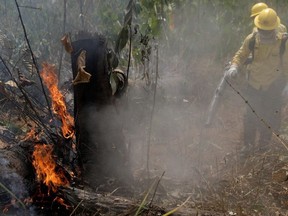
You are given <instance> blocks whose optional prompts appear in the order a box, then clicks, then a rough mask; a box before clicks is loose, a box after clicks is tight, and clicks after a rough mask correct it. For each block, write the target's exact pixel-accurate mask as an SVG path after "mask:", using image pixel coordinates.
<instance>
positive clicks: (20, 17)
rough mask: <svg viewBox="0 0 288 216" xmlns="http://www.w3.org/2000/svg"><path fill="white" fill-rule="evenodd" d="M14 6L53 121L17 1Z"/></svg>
mask: <svg viewBox="0 0 288 216" xmlns="http://www.w3.org/2000/svg"><path fill="white" fill-rule="evenodd" d="M15 4H16V7H17V11H18V14H19V19H20V22H21V25H22V28H23V32H24V36H25V39H26V42H27V45H28V48H29V51H30V54H31V58H32V61H33V64H34V66H35V68H36V71H37V74H38V78H39V80H40V84H41V88H42V91H43V94H44V97H45V100H46V103H47V106H48V110H49V113H50V116H51V119H53V114H52V111H51V108H50V103H49V100H48V97H47V95H46V92H45V89H44V85H43V81H42V78H41V76H40V72H39V68H38V65H37V62H36V60H35V57H34V54H33V51H32V48H31V45H30V42H29V39H28V36H27V32H26V28H25V25H24V22H23V19H22V15H21V11H20V9H19V5H18V2H17V0H15Z"/></svg>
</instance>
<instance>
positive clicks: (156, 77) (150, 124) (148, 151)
mask: <svg viewBox="0 0 288 216" xmlns="http://www.w3.org/2000/svg"><path fill="white" fill-rule="evenodd" d="M158 57H159V56H158V45H156V74H155V85H154V94H153V105H152V111H151V115H150V123H149V133H148V143H147V159H146V160H147V161H146V162H147V164H146V170H147V174H148V179H150V175H149V160H150V159H149V157H150V145H151V133H152V122H153V117H154V110H155V103H156V93H157V82H158Z"/></svg>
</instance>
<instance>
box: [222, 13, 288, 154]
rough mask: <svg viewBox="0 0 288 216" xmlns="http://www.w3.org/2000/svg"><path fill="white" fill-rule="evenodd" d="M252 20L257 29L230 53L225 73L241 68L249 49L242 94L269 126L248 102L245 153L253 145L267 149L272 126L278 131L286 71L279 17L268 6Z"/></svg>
mask: <svg viewBox="0 0 288 216" xmlns="http://www.w3.org/2000/svg"><path fill="white" fill-rule="evenodd" d="M254 24H255V26H256V27H257V33H256V34H255V36H253V35H254V34H253V33H252V34H250V35H248V36H247V37H246V39H245V40H244V42H243V44H242V46H241V47H240V49H239V50H238V51H237V52H236V54H235V56H234V57H233V59H232V62H231V66H230V69H229V70H228V71H227V72H226V74H225V75H226V77H227V78H228V80H230V81H231V80H233V78H235V77H236V76H237V74H238V73H239V72H240V70H239V67H240V66H242V65H243V64H244V62H245V61H246V59H247V57H248V56H249V55H250V54H251V53H252V62H251V63H250V64H249V65H247V70H245V72H246V73H247V74H246V78H247V88H246V89H245V92H244V93H243V95H244V97H245V98H246V99H247V100H248V103H249V104H250V105H251V107H252V108H253V109H254V110H255V113H256V114H257V115H258V116H259V117H260V118H263V120H264V121H265V123H266V124H268V125H269V127H271V129H270V128H268V127H267V126H265V124H263V122H261V121H260V119H259V118H257V116H256V115H255V113H254V111H253V110H252V109H251V108H250V107H249V106H248V105H247V110H246V114H245V116H244V138H243V140H244V148H243V151H242V152H244V153H245V154H246V153H247V152H248V153H249V152H251V150H252V149H256V150H257V149H258V150H259V149H260V150H267V149H269V143H270V141H271V137H272V130H274V131H275V132H276V133H278V132H279V128H280V123H281V122H280V121H281V116H280V113H281V106H282V102H283V101H282V97H281V96H282V91H283V89H284V87H285V85H286V78H287V72H288V67H287V66H288V65H287V61H286V59H288V50H287V46H286V38H287V37H286V34H284V33H281V32H279V31H278V30H277V29H278V27H279V25H280V19H279V17H278V16H277V14H276V12H275V11H274V10H273V9H271V8H266V9H264V10H262V11H261V12H260V13H259V15H257V16H256V17H255V19H254ZM253 37H255V44H254V47H253V50H251V47H250V44H251V40H252V38H253ZM285 48H286V50H287V51H286V52H285ZM241 72H244V70H243V71H241ZM257 132H259V141H258V147H257V148H254V147H255V141H256V133H257ZM246 150H247V151H246Z"/></svg>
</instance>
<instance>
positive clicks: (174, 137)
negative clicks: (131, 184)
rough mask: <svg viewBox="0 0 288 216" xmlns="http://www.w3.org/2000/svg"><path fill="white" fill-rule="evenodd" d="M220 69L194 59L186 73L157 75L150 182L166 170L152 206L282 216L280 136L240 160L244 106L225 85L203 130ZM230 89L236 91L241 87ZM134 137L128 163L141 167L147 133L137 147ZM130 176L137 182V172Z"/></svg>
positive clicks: (287, 154)
mask: <svg viewBox="0 0 288 216" xmlns="http://www.w3.org/2000/svg"><path fill="white" fill-rule="evenodd" d="M183 65H184V64H183ZM203 65H205V67H204V68H203ZM223 65H224V64H223ZM223 65H220V64H216V63H215V62H214V61H213V60H212V61H211V62H207V61H206V60H205V61H204V60H203V59H198V58H196V59H194V60H193V61H192V62H191V65H190V66H189V67H187V68H185V67H184V66H182V65H181V64H179V65H176V66H175V67H172V69H171V67H170V68H168V69H167V70H170V73H169V74H168V75H167V74H162V79H161V78H160V81H159V82H158V83H159V89H158V90H157V95H158V97H156V103H155V111H154V117H153V119H152V122H153V123H152V135H151V140H152V141H151V143H150V145H151V147H150V155H149V156H147V158H149V161H150V162H149V164H150V165H149V167H150V172H151V173H153V174H154V175H153V174H150V177H151V175H152V176H158V177H159V176H161V173H162V172H163V171H165V174H164V176H163V177H162V178H161V181H160V185H161V186H162V193H160V192H159V196H157V199H154V202H155V203H157V202H158V204H159V205H160V206H165V208H168V209H173V208H175V207H177V206H179V205H181V203H184V202H185V200H187V199H189V200H188V201H187V202H186V203H185V205H184V206H182V207H181V208H180V209H179V210H178V211H177V212H176V213H175V215H211V216H212V215H213V216H214V215H249V216H250V215H287V214H288V202H287V200H288V181H287V180H288V175H287V173H288V166H287V162H288V151H287V148H286V147H285V146H284V145H286V146H287V144H286V143H288V142H287V141H285V135H284V133H283V135H282V136H281V138H282V140H283V142H284V145H283V143H281V141H279V139H277V137H273V140H272V141H271V143H270V146H269V147H270V149H269V150H267V151H265V152H259V151H256V150H255V152H250V153H251V154H250V155H249V156H248V155H244V156H242V155H240V149H241V148H242V146H243V143H242V140H241V135H242V131H243V125H242V119H243V115H244V112H245V109H246V104H245V102H244V101H243V99H242V98H241V97H239V95H238V94H237V93H236V92H235V91H233V90H232V89H231V88H230V89H229V88H228V89H226V91H225V92H224V95H223V96H222V97H223V98H222V99H221V104H220V107H219V110H218V112H217V113H216V116H215V119H214V122H213V124H212V125H211V126H210V127H205V126H204V122H205V120H206V118H207V109H208V105H209V103H210V100H211V99H212V96H213V93H214V91H215V89H216V87H217V84H218V82H219V81H220V79H221V76H222V74H223ZM167 70H165V69H164V70H163V71H167ZM171 70H172V71H171ZM183 71H184V72H183ZM160 77H161V75H160ZM235 86H236V88H238V86H237V85H236V84H235ZM237 90H239V91H241V85H239V89H237ZM131 100H132V102H133V99H131ZM150 108H151V107H150ZM148 110H150V111H151V109H148ZM285 110H286V108H285V109H283V128H285V127H284V125H285V119H286V118H285V116H287V112H286V111H285ZM150 111H148V112H150ZM147 121H149V120H147ZM134 122H135V121H134ZM136 122H137V121H136ZM140 122H141V121H140ZM142 123H143V121H142ZM146 125H147V124H146ZM135 134H136V135H135V137H134V139H133V138H131V140H130V141H131V142H132V143H134V144H135V143H136V144H135V146H136V147H134V148H137V143H138V148H139V149H140V150H139V149H138V150H139V152H140V153H139V152H138V155H137V154H136V155H134V157H135V158H134V160H133V161H136V162H135V164H136V166H135V167H138V168H139V167H140V170H141V168H142V170H145V164H146V162H145V161H146V160H145V159H146V158H145V157H146V152H147V149H146V148H145V147H144V148H143V146H146V145H147V139H149V137H148V135H147V134H146V137H142V140H144V141H143V142H140V144H139V140H141V136H139V134H140V133H137V132H136V133H135ZM142 136H143V135H142ZM132 137H133V136H132ZM147 137H148V138H147ZM139 146H142V147H139ZM136 152H137V151H136ZM143 152H144V154H143ZM143 155H144V156H143ZM143 157H144V158H143ZM143 164H144V165H143ZM143 175H144V174H143ZM143 175H142V177H143ZM136 176H137V178H138V179H139V173H137V175H136Z"/></svg>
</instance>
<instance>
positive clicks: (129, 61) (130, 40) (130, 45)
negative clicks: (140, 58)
mask: <svg viewBox="0 0 288 216" xmlns="http://www.w3.org/2000/svg"><path fill="white" fill-rule="evenodd" d="M131 22H132V21H131ZM129 32H130V35H129V36H130V37H129V57H128V66H127V81H128V78H129V69H130V64H131V55H132V28H131V25H129Z"/></svg>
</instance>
